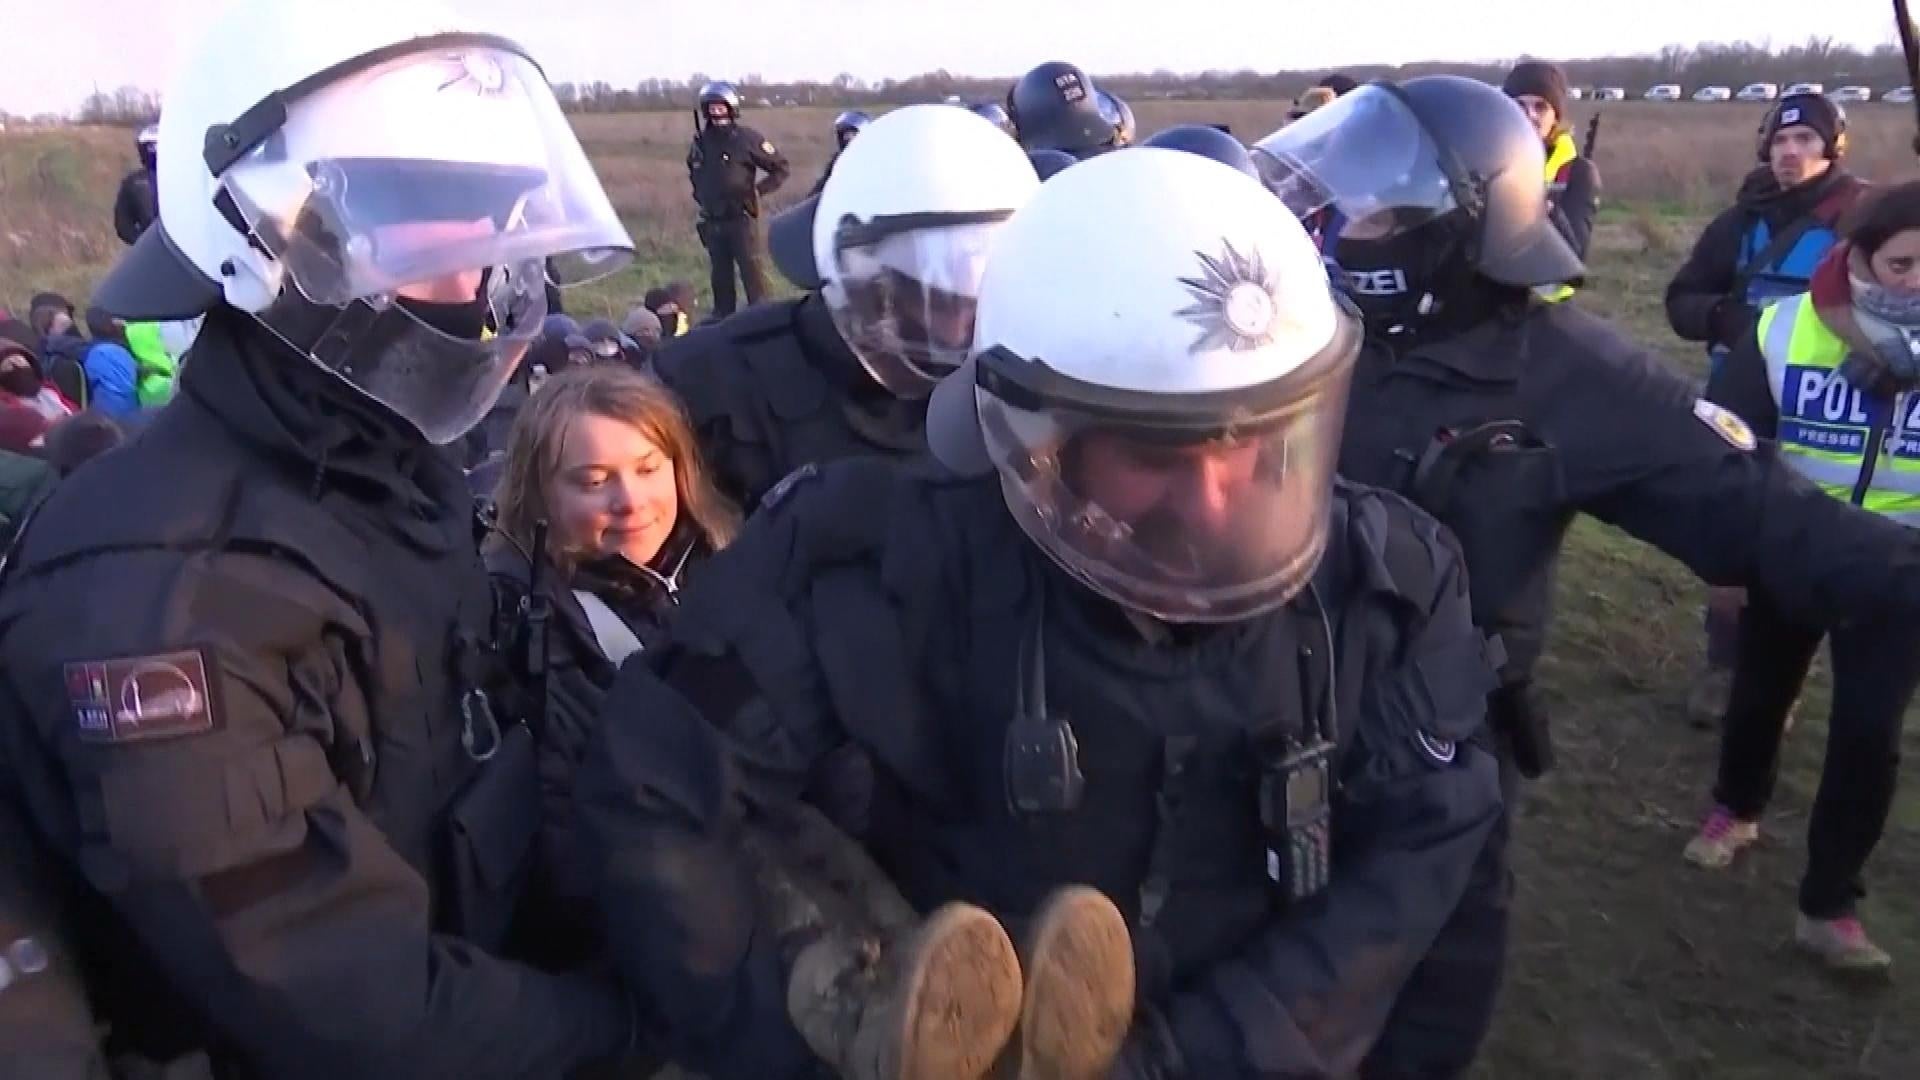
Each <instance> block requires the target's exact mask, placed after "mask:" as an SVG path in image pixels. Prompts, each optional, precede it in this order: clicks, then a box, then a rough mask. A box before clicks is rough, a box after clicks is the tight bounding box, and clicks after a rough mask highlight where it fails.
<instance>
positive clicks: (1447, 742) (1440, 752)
mask: <svg viewBox="0 0 1920 1080" xmlns="http://www.w3.org/2000/svg"><path fill="white" fill-rule="evenodd" d="M1413 734H1414V737H1415V738H1417V739H1418V740H1419V741H1420V749H1422V750H1425V751H1426V752H1427V756H1428V757H1430V758H1432V759H1433V760H1434V761H1435V762H1436V763H1438V764H1441V765H1451V764H1453V759H1454V757H1455V756H1456V755H1458V753H1459V752H1460V751H1459V746H1458V744H1456V743H1455V742H1454V741H1453V740H1452V739H1442V738H1440V737H1439V736H1437V735H1429V734H1427V733H1426V732H1424V731H1420V730H1418V729H1415V731H1414V733H1413Z"/></svg>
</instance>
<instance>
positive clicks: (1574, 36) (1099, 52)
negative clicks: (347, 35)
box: [0, 0, 1896, 114]
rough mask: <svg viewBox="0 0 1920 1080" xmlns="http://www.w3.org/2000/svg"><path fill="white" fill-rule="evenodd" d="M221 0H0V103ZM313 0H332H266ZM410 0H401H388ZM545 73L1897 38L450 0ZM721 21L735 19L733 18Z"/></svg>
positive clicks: (600, 75)
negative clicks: (0, 44) (511, 41)
mask: <svg viewBox="0 0 1920 1080" xmlns="http://www.w3.org/2000/svg"><path fill="white" fill-rule="evenodd" d="M222 2H223V0H52V2H49V0H0V40H5V41H6V43H7V44H6V45H5V47H4V50H0V51H3V52H4V57H3V58H0V109H5V110H7V111H9V112H14V113H25V114H32V113H38V112H47V111H54V112H67V111H71V110H73V109H74V108H77V107H78V105H79V104H80V101H81V100H82V99H83V98H84V97H85V96H86V95H87V93H88V92H90V91H91V90H92V89H93V87H94V85H95V84H96V83H97V84H98V85H99V87H100V88H101V89H103V90H112V89H114V88H117V87H119V86H122V85H126V84H133V85H137V86H142V87H146V88H149V89H155V90H158V89H162V88H163V87H164V85H165V80H166V76H167V73H168V71H169V65H170V64H171V63H172V60H173V54H174V48H175V45H176V43H177V42H178V41H179V40H180V39H181V37H182V36H184V35H187V34H190V33H191V32H192V29H193V27H194V25H195V24H196V23H198V22H199V21H201V20H203V19H205V18H206V17H207V16H208V14H209V13H210V12H212V11H214V10H216V8H217V7H218V5H219V4H220V3H222ZM271 2H279V3H325V2H326V0H271ZM392 2H393V3H394V4H405V3H408V2H410V0H392ZM452 2H453V4H454V6H455V7H456V8H458V9H459V10H462V11H465V12H468V13H470V14H472V15H473V16H474V17H475V18H476V19H477V20H479V21H480V22H481V24H482V25H483V26H484V28H486V29H491V30H496V31H498V32H501V33H504V34H506V35H507V36H509V37H512V38H515V39H517V40H519V41H520V42H521V43H522V44H524V45H525V46H526V47H527V48H528V49H529V50H530V51H531V52H532V53H533V55H534V56H535V58H537V59H538V60H539V61H540V62H541V64H542V65H543V66H544V67H545V68H546V69H547V72H548V74H549V76H550V77H551V78H553V79H554V80H555V81H556V82H559V81H581V82H591V81H594V80H599V79H604V80H606V81H607V82H609V83H612V84H614V85H616V86H632V85H634V84H636V83H638V82H639V81H640V80H642V79H646V78H652V77H655V76H659V77H665V78H671V79H676V80H679V79H685V78H686V77H687V76H689V75H691V74H693V73H695V72H703V73H707V74H711V75H713V76H715V77H737V76H740V75H744V74H747V73H749V72H758V73H759V74H761V75H763V76H765V77H766V78H768V79H770V80H784V79H790V78H817V79H828V78H832V77H833V76H834V75H836V74H838V73H840V72H843V71H845V72H851V73H853V74H855V75H858V76H860V77H862V78H865V79H869V80H877V79H881V78H887V77H895V78H899V77H904V76H908V75H914V74H918V73H920V72H923V71H932V70H934V69H936V68H942V67H944V68H946V69H947V70H949V71H952V72H954V73H956V74H980V75H1012V74H1017V73H1019V72H1021V71H1024V70H1026V69H1027V68H1029V67H1032V66H1033V65H1035V64H1038V63H1041V62H1044V61H1047V60H1069V61H1072V62H1074V63H1077V64H1080V65H1081V66H1083V67H1085V68H1088V69H1089V70H1091V71H1093V72H1095V73H1100V72H1147V71H1152V70H1155V69H1158V68H1166V69H1169V70H1172V71H1183V72H1184V71H1203V70H1206V69H1209V68H1219V69H1225V70H1238V69H1242V68H1252V69H1254V70H1257V71H1275V70H1280V69H1299V68H1314V67H1331V66H1334V65H1339V64H1351V63H1363V62H1369V61H1372V62H1380V63H1402V62H1406V61H1410V60H1423V59H1433V60H1479V59H1486V60H1494V59H1503V58H1510V57H1514V56H1518V55H1520V54H1522V53H1531V54H1534V55H1537V56H1549V57H1556V58H1566V57H1576V56H1604V55H1611V54H1619V53H1635V52H1652V51H1656V50H1658V49H1659V48H1660V47H1662V46H1664V45H1669V44H1676V43H1677V44H1697V43H1700V42H1703V41H1728V40H1734V39H1745V40H1751V41H1756V42H1762V43H1765V42H1767V41H1769V40H1770V41H1771V42H1772V43H1774V44H1776V45H1785V44H1791V43H1797V42H1801V41H1804V40H1806V39H1807V38H1808V37H1810V36H1813V35H1816V34H1818V35H1820V36H1824V37H1832V38H1834V39H1835V40H1837V41H1840V42H1845V43H1848V44H1854V45H1861V46H1872V45H1878V44H1883V43H1891V42H1893V41H1895V40H1896V38H1895V36H1894V30H1893V19H1892V15H1891V11H1890V7H1891V5H1888V4H1886V3H1884V2H1882V0H1830V2H1824V3H1822V2H1809V0H1598V2H1596V3H1588V2H1583V0H1460V2H1456V3H1446V2H1436V0H1311V2H1309V0H1186V2H1182V0H1092V2H1080V0H546V2H544V3H543V2H537V0H452ZM728 20H731V21H728Z"/></svg>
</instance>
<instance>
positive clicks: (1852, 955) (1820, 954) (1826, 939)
mask: <svg viewBox="0 0 1920 1080" xmlns="http://www.w3.org/2000/svg"><path fill="white" fill-rule="evenodd" d="M1793 943H1794V944H1795V945H1797V946H1799V947H1800V950H1801V951H1802V952H1805V953H1807V954H1808V955H1810V956H1812V957H1813V958H1814V959H1816V960H1818V961H1820V963H1821V965H1822V966H1824V967H1825V968H1826V969H1827V970H1828V971H1833V972H1837V973H1840V974H1843V975H1882V974H1885V973H1886V971H1887V970H1888V969H1889V968H1891V967H1893V957H1891V956H1889V955H1888V954H1887V951H1886V950H1885V949H1882V948H1881V947H1880V946H1878V945H1875V944H1874V943H1873V942H1872V941H1871V940H1869V939H1868V938H1867V930H1866V927H1864V926H1861V925H1860V919H1859V918H1858V917H1857V916H1853V915H1844V916H1841V917H1840V918H1838V919H1813V918H1809V917H1807V916H1805V915H1800V916H1798V917H1797V918H1796V919H1795V920H1794V925H1793Z"/></svg>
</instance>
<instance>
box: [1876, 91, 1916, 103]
mask: <svg viewBox="0 0 1920 1080" xmlns="http://www.w3.org/2000/svg"><path fill="white" fill-rule="evenodd" d="M1880 100H1881V101H1884V102H1886V103H1887V104H1889V105H1911V104H1913V87H1911V86H1896V87H1894V88H1893V89H1891V90H1889V91H1887V92H1886V93H1884V94H1881V95H1880Z"/></svg>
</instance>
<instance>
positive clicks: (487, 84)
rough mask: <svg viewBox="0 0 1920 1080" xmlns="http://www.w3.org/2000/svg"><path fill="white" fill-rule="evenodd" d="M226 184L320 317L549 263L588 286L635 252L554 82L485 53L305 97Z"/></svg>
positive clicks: (562, 277) (507, 55) (392, 70)
mask: <svg viewBox="0 0 1920 1080" xmlns="http://www.w3.org/2000/svg"><path fill="white" fill-rule="evenodd" d="M221 184H222V186H223V187H224V188H225V190H226V192H227V193H228V194H229V195H230V196H231V197H232V199H233V202H234V205H235V206H236V207H237V209H238V210H239V212H240V215H241V216H242V217H243V218H244V219H245V221H246V224H247V226H248V228H249V229H250V230H251V231H252V233H253V236H254V238H255V239H256V240H257V241H258V242H259V243H260V245H261V246H262V247H263V248H264V249H265V250H266V251H267V253H268V254H270V255H272V256H273V257H274V259H276V260H277V261H278V262H279V264H280V266H281V268H282V270H283V272H284V273H285V274H286V277H287V279H288V280H289V282H290V283H291V284H292V285H293V287H294V288H296V289H298V290H299V291H300V293H301V295H303V296H305V297H306V298H307V299H308V300H310V301H312V302H313V303H315V304H322V305H333V306H340V305H344V304H347V303H349V302H351V301H353V300H356V299H362V298H368V297H375V296H380V295H384V294H394V293H397V292H399V291H400V290H401V288H402V287H404V286H409V285H413V284H416V283H419V282H423V281H431V280H433V279H436V278H440V277H442V276H444V275H449V274H458V273H462V272H469V271H473V270H475V269H478V268H483V267H493V266H512V265H515V264H517V263H519V262H521V261H522V260H525V259H536V258H537V259H541V260H551V266H550V273H551V276H552V277H553V279H554V282H555V283H556V284H560V285H572V284H577V283H579V282H582V281H588V280H592V279H594V278H596V277H600V276H602V275H604V274H607V273H610V272H612V271H614V270H616V269H618V268H619V267H620V266H622V265H624V264H625V262H626V261H627V260H628V259H630V258H631V255H632V250H633V243H632V240H631V239H630V238H629V237H628V236H627V232H626V229H625V227H624V226H623V225H621V223H620V220H619V217H618V216H617V215H616V214H615V213H614V211H613V207H612V205H611V204H610V203H609V202H608V200H607V196H606V192H605V191H604V190H603V189H602V188H601V186H600V182H599V179H598V178H597V177H596V176H595V175H594V172H593V168H592V166H591V165H590V164H588V162H587V158H586V154H585V153H584V152H583V151H582V150H581V148H580V144H579V141H578V139H576V138H575V136H574V134H573V130H572V129H571V128H570V127H568V125H567V123H566V119H565V118H564V117H563V116H562V115H561V113H560V108H559V106H558V104H556V103H555V101H554V98H553V94H552V91H551V90H550V89H549V88H548V86H547V83H546V80H545V78H544V77H543V76H542V75H541V74H540V71H539V69H538V68H536V67H535V66H534V65H533V63H532V62H531V61H529V60H527V59H526V58H525V57H522V56H520V55H518V54H516V53H512V52H509V51H506V50H503V49H498V48H493V47H489V46H485V45H473V44H450V45H445V46H440V47H428V48H425V49H423V50H421V51H419V52H415V53H409V54H405V55H402V56H399V57H396V58H394V59H391V60H387V61H385V62H382V63H378V64H375V65H372V66H370V67H367V68H365V69H362V70H359V71H355V72H352V73H349V74H347V75H344V76H342V77H341V78H339V79H337V80H335V81H333V82H331V83H328V84H327V85H325V86H323V87H321V88H319V89H317V90H314V91H313V92H311V93H309V94H306V95H304V96H302V97H300V98H298V99H296V100H295V101H294V102H293V103H292V104H291V105H290V106H289V107H288V111H287V117H286V122H285V123H284V124H283V125H282V126H281V127H280V128H279V130H277V131H275V132H274V133H273V134H272V135H271V136H269V137H268V138H267V139H266V140H265V141H263V142H262V143H261V144H260V145H259V146H258V147H256V148H254V149H253V150H252V151H251V152H249V153H248V154H247V155H246V156H244V157H242V158H241V159H240V160H239V161H237V162H235V163H234V164H233V165H232V166H231V167H230V168H228V169H227V171H226V172H225V173H223V174H222V175H221Z"/></svg>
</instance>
